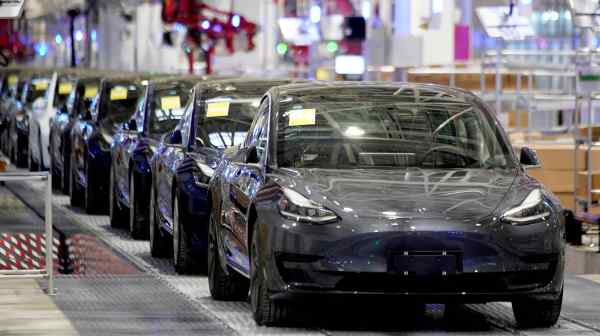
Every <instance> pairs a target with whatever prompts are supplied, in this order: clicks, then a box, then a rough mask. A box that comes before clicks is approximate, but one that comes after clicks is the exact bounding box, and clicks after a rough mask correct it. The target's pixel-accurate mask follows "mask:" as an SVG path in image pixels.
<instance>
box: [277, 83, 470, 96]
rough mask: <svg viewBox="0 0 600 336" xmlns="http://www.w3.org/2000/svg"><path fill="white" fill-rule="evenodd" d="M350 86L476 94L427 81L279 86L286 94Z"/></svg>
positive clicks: (433, 92) (448, 93) (430, 94)
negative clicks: (427, 82)
mask: <svg viewBox="0 0 600 336" xmlns="http://www.w3.org/2000/svg"><path fill="white" fill-rule="evenodd" d="M348 88H356V89H360V88H364V89H374V88H380V89H395V90H406V91H413V92H416V94H419V92H420V94H422V95H423V96H435V95H446V96H451V97H452V98H453V99H461V100H470V99H473V98H476V96H475V95H474V94H473V93H471V92H469V91H467V90H464V89H460V88H453V87H449V86H445V85H438V84H426V83H408V82H348V81H339V82H326V81H313V82H307V83H299V84H288V85H282V86H279V87H277V91H278V92H279V94H285V95H298V96H300V95H303V94H305V93H308V92H311V91H315V90H319V89H348Z"/></svg>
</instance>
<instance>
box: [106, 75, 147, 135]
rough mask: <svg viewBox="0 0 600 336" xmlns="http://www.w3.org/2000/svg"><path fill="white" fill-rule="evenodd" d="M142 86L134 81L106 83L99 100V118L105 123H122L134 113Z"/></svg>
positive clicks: (142, 89)
mask: <svg viewBox="0 0 600 336" xmlns="http://www.w3.org/2000/svg"><path fill="white" fill-rule="evenodd" d="M143 92H144V87H143V86H142V85H141V84H139V83H138V82H136V81H123V82H111V83H108V84H107V85H106V86H105V88H104V92H103V93H102V94H103V95H104V98H102V99H101V100H100V111H99V112H100V115H99V117H100V119H102V122H103V123H105V124H113V125H115V124H120V123H123V122H125V121H127V120H129V118H130V117H131V116H132V115H133V114H134V113H135V110H136V108H137V106H138V102H139V101H138V99H139V97H140V95H142V94H143Z"/></svg>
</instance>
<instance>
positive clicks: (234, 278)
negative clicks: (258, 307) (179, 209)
mask: <svg viewBox="0 0 600 336" xmlns="http://www.w3.org/2000/svg"><path fill="white" fill-rule="evenodd" d="M208 223H209V224H208V255H207V262H208V288H209V290H210V295H211V296H212V298H213V299H215V300H219V301H244V300H246V299H247V298H248V291H249V289H250V283H249V282H248V279H246V278H244V277H243V276H242V275H241V274H239V273H237V272H236V271H234V270H229V274H227V273H226V272H225V270H223V267H222V265H221V262H220V261H219V250H218V249H219V245H218V243H217V233H216V227H215V225H216V224H215V223H214V217H213V215H212V214H211V216H210V218H209V220H208Z"/></svg>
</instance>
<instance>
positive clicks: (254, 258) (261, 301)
mask: <svg viewBox="0 0 600 336" xmlns="http://www.w3.org/2000/svg"><path fill="white" fill-rule="evenodd" d="M257 237H258V225H255V226H254V232H252V243H251V248H250V306H251V309H252V316H253V317H254V321H255V322H256V324H258V325H259V326H262V325H264V326H273V325H282V324H284V323H285V322H286V321H288V319H289V315H290V307H289V306H288V305H286V304H285V303H282V302H277V301H274V300H271V297H270V293H269V289H268V288H267V284H266V283H265V278H264V272H262V268H261V267H262V266H261V262H260V257H259V255H258V251H259V249H258V241H257Z"/></svg>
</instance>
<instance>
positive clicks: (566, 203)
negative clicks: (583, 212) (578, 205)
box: [554, 193, 575, 210]
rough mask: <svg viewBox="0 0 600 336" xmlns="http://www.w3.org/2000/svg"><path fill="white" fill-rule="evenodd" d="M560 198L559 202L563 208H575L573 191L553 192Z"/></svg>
mask: <svg viewBox="0 0 600 336" xmlns="http://www.w3.org/2000/svg"><path fill="white" fill-rule="evenodd" d="M554 195H556V197H558V199H559V200H560V204H561V205H562V207H563V208H565V209H571V210H573V209H575V195H573V193H554Z"/></svg>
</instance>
